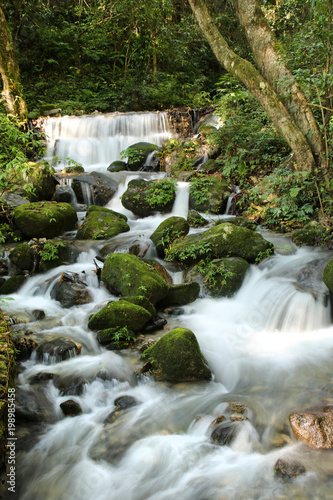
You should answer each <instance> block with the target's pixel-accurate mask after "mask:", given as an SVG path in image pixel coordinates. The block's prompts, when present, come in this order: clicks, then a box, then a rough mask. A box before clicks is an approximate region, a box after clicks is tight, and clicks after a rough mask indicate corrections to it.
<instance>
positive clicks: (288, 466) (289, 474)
mask: <svg viewBox="0 0 333 500" xmlns="http://www.w3.org/2000/svg"><path fill="white" fill-rule="evenodd" d="M274 472H275V475H276V476H277V477H278V478H280V479H283V480H284V481H286V480H291V479H294V478H295V477H297V476H300V475H301V474H305V472H306V470H305V467H304V466H303V465H301V464H299V463H297V462H293V461H287V460H282V459H281V458H279V460H278V461H277V462H276V464H275V467H274Z"/></svg>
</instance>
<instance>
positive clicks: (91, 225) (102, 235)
mask: <svg viewBox="0 0 333 500" xmlns="http://www.w3.org/2000/svg"><path fill="white" fill-rule="evenodd" d="M126 221H127V217H126V216H125V215H123V214H119V213H118V212H114V211H113V210H109V209H107V208H103V207H96V206H93V205H92V206H91V207H89V209H88V211H87V215H86V218H85V220H84V222H83V223H82V225H81V226H80V227H79V229H78V231H77V233H76V238H77V239H78V240H104V239H107V238H112V236H116V234H119V233H125V232H127V231H129V229H130V228H129V225H128V224H127V222H126Z"/></svg>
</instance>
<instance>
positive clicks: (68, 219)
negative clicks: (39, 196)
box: [14, 201, 77, 238]
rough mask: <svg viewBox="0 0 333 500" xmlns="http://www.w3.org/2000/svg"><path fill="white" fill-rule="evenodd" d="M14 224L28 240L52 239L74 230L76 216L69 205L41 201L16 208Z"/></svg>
mask: <svg viewBox="0 0 333 500" xmlns="http://www.w3.org/2000/svg"><path fill="white" fill-rule="evenodd" d="M14 222H15V225H16V227H17V228H18V229H19V230H20V231H22V233H23V234H24V235H25V236H27V237H29V238H42V237H45V238H54V237H55V236H60V235H61V234H62V233H64V232H65V231H70V230H72V229H74V228H75V225H76V223H77V214H76V211H75V210H74V208H73V207H72V206H71V205H70V204H69V203H55V202H52V201H41V202H36V203H26V204H24V205H20V206H19V207H16V208H15V210H14Z"/></svg>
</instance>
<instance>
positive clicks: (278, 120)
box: [189, 0, 321, 170]
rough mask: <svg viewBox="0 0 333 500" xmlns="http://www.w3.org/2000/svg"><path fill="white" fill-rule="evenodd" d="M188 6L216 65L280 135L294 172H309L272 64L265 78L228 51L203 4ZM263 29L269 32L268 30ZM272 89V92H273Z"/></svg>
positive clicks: (304, 141)
mask: <svg viewBox="0 0 333 500" xmlns="http://www.w3.org/2000/svg"><path fill="white" fill-rule="evenodd" d="M235 1H236V0H235ZM239 1H244V0H239ZM251 2H252V0H250V2H249V3H251ZM244 3H245V2H244ZM189 4H190V6H191V8H192V10H193V13H194V15H195V16H196V19H197V21H198V24H199V26H200V28H201V30H202V31H203V33H204V35H205V37H206V39H207V41H208V43H209V44H210V46H211V48H212V50H213V52H214V54H215V56H216V58H217V59H218V61H219V62H220V64H221V65H222V66H223V67H224V68H225V69H226V70H227V71H228V72H229V73H231V74H232V75H234V76H235V77H236V78H237V79H238V80H240V81H241V82H242V83H243V84H244V85H245V86H246V87H247V88H248V90H249V91H250V92H251V93H252V94H253V95H254V97H256V99H257V100H258V101H259V102H260V104H261V105H262V107H263V108H264V109H265V111H266V113H267V114H268V116H269V117H270V119H271V120H272V122H273V123H274V125H275V127H276V128H277V130H279V131H280V132H281V134H282V135H283V137H284V138H285V139H286V141H287V142H288V144H289V146H290V147H291V149H292V152H293V154H294V160H295V163H296V166H297V168H298V169H299V170H311V169H312V168H314V167H315V164H316V162H315V156H314V154H313V150H312V148H311V145H310V142H309V141H308V138H307V137H306V135H305V134H304V133H303V132H302V130H301V128H300V127H299V126H298V124H297V122H296V120H295V118H294V116H293V115H291V114H290V112H289V110H288V109H287V107H286V106H285V105H284V103H283V101H284V99H283V96H282V97H281V96H280V94H279V93H278V90H279V86H278V85H276V84H275V80H274V74H275V73H274V72H275V70H274V71H273V66H274V64H272V65H269V66H272V69H271V70H270V71H266V72H267V73H269V74H270V78H269V79H268V78H265V77H264V76H263V75H262V74H261V73H260V72H259V71H258V70H257V69H256V68H255V67H254V66H253V65H252V64H251V63H250V62H248V61H246V60H245V59H242V58H241V57H239V56H238V55H237V54H235V53H234V52H233V51H232V50H231V49H230V48H229V46H228V44H227V42H226V41H225V39H224V38H223V36H222V35H221V33H220V32H219V31H218V29H217V27H216V25H215V24H214V22H213V20H212V18H211V16H210V14H209V12H208V10H207V7H206V5H205V3H204V1H203V0H189ZM265 23H266V21H265ZM266 25H267V23H266ZM267 28H268V29H269V27H268V26H267ZM265 30H266V28H265ZM257 35H258V33H257ZM252 36H253V39H255V36H254V34H253V33H252ZM253 43H254V41H253ZM259 45H260V44H259V43H257V46H258V47H259ZM266 45H267V47H268V45H269V44H268V43H267V42H266ZM258 56H259V48H258ZM263 67H265V68H266V67H267V64H263ZM281 72H282V70H281ZM281 72H280V76H281ZM291 76H292V75H291ZM269 80H271V81H272V82H273V85H271V84H270V81H269ZM274 86H275V87H276V88H274ZM288 95H289V94H288ZM291 100H292V102H291V104H290V106H294V107H295V108H299V105H298V104H297V103H296V102H295V101H294V100H293V99H291ZM309 111H310V114H312V112H311V110H309ZM296 114H297V113H296ZM308 131H309V129H307V132H308ZM307 135H309V134H307ZM315 142H316V141H315ZM320 144H321V141H320ZM316 148H317V151H318V154H319V151H320V150H321V149H320V147H319V146H318V144H317V145H316Z"/></svg>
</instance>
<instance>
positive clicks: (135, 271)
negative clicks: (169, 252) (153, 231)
mask: <svg viewBox="0 0 333 500" xmlns="http://www.w3.org/2000/svg"><path fill="white" fill-rule="evenodd" d="M101 279H102V280H103V281H104V283H105V285H106V287H107V288H111V289H112V290H118V292H119V293H120V294H121V295H136V296H138V295H139V296H140V295H143V296H145V297H147V299H148V300H149V301H150V302H151V303H152V304H153V305H155V304H156V303H157V302H159V301H160V300H161V299H163V298H164V297H165V296H166V295H167V293H168V290H169V287H168V285H167V284H166V282H165V281H164V279H163V278H161V276H160V275H159V274H158V273H157V271H155V269H153V268H152V267H151V266H150V265H149V264H146V263H145V262H143V261H141V260H140V259H139V258H138V257H136V256H135V255H128V254H123V253H113V254H111V255H108V256H107V258H106V260H105V262H104V266H103V269H102V273H101Z"/></svg>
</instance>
